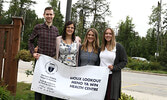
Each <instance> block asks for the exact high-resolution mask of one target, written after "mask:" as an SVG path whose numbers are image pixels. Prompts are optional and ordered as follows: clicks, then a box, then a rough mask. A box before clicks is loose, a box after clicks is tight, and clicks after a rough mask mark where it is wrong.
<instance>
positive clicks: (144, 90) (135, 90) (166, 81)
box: [122, 71, 167, 100]
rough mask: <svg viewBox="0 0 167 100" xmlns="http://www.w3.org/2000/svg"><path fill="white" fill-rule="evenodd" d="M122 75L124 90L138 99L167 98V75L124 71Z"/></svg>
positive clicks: (154, 99) (160, 99) (157, 99)
mask: <svg viewBox="0 0 167 100" xmlns="http://www.w3.org/2000/svg"><path fill="white" fill-rule="evenodd" d="M122 77H123V78H122V90H123V92H124V91H125V92H126V93H128V94H131V95H133V96H134V97H135V96H136V98H138V99H137V100H167V76H166V75H152V74H148V73H138V72H137V73H136V72H128V71H123V72H122ZM139 94H140V99H139V97H138V95H139Z"/></svg>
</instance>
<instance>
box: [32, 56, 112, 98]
mask: <svg viewBox="0 0 167 100" xmlns="http://www.w3.org/2000/svg"><path fill="white" fill-rule="evenodd" d="M108 74H109V69H108V68H107V67H100V66H82V67H69V66H67V65H64V64H62V63H60V62H59V61H57V60H55V59H53V58H51V57H49V56H46V55H41V56H40V58H39V59H38V61H37V63H36V66H35V70H34V76H33V81H32V85H31V90H32V91H35V92H39V93H42V94H46V95H50V96H53V97H59V98H63V99H68V100H104V97H105V93H106V87H107V81H108Z"/></svg>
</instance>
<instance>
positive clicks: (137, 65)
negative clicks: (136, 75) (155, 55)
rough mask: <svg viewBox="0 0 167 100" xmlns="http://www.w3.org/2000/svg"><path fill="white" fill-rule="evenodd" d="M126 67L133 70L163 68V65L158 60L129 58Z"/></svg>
mask: <svg viewBox="0 0 167 100" xmlns="http://www.w3.org/2000/svg"><path fill="white" fill-rule="evenodd" d="M126 67H128V68H131V69H132V70H162V68H163V67H162V66H161V65H160V63H158V62H146V61H141V60H136V59H132V58H130V57H129V58H128V64H127V65H126Z"/></svg>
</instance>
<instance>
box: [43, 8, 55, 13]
mask: <svg viewBox="0 0 167 100" xmlns="http://www.w3.org/2000/svg"><path fill="white" fill-rule="evenodd" d="M46 10H53V8H52V7H46V8H45V10H44V14H45V11H46Z"/></svg>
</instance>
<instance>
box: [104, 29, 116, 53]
mask: <svg viewBox="0 0 167 100" xmlns="http://www.w3.org/2000/svg"><path fill="white" fill-rule="evenodd" d="M107 30H111V34H112V40H111V41H110V44H111V45H110V47H109V50H110V51H112V50H113V49H114V47H115V45H116V40H115V33H114V31H113V29H111V28H106V29H105V30H104V33H103V38H102V45H101V51H104V50H105V47H106V44H107V41H106V39H105V34H106V31H107Z"/></svg>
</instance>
